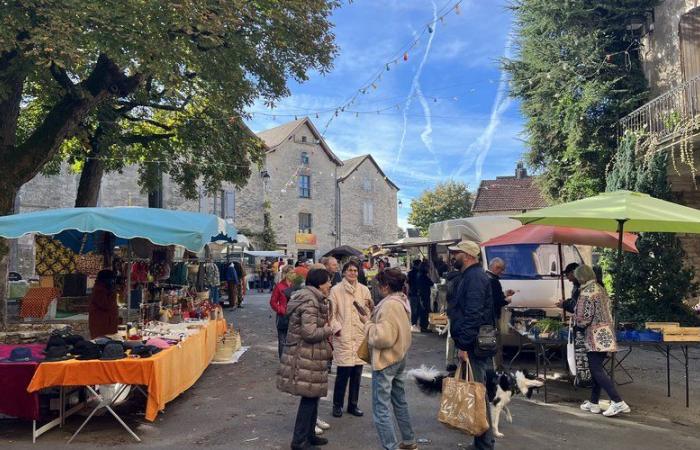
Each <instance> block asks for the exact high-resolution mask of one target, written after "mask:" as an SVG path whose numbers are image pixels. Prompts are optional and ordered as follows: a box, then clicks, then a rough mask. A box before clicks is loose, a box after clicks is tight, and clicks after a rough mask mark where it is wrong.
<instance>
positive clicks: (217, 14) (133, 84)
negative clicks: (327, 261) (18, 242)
mask: <svg viewBox="0 0 700 450" xmlns="http://www.w3.org/2000/svg"><path fill="white" fill-rule="evenodd" d="M337 6H338V2H337V1H335V0H309V1H304V2H298V1H293V0H261V1H256V2H248V1H228V0H208V1H204V2H203V1H199V0H174V1H170V2H141V1H136V0H124V1H120V2H84V1H79V0H28V1H25V2H11V3H8V4H6V5H4V6H3V17H2V18H0V121H1V123H0V124H1V125H2V126H0V130H1V132H0V161H2V162H3V163H5V164H4V167H13V168H14V169H16V170H15V173H16V177H15V176H12V177H9V178H6V179H5V180H4V181H3V185H7V187H8V188H9V191H8V192H9V193H10V196H11V197H14V192H16V190H17V189H18V188H19V187H20V186H21V185H22V184H23V183H25V182H26V181H28V180H30V179H31V178H32V177H33V176H34V175H36V173H37V172H38V171H39V170H40V169H42V168H43V167H44V165H45V164H46V163H47V162H49V161H51V160H55V159H56V158H57V157H60V156H61V155H59V149H60V148H61V146H62V145H63V144H64V142H65V141H66V139H69V138H74V137H75V138H76V139H77V141H76V142H75V144H76V145H72V146H67V148H66V147H64V148H63V150H64V151H65V152H66V153H65V155H64V156H65V157H68V158H69V159H70V158H73V159H74V160H78V161H79V160H81V159H82V160H83V162H84V161H85V158H86V157H88V156H89V151H88V150H86V149H87V148H90V146H89V145H86V144H89V142H87V140H86V138H85V137H84V136H87V137H88V138H89V137H90V136H91V137H92V138H95V135H97V137H98V138H100V139H104V141H105V143H107V144H111V143H118V144H120V145H124V147H126V148H120V149H119V150H118V154H117V155H115V154H112V153H109V152H106V153H105V154H104V155H101V156H102V157H103V159H102V160H103V161H110V162H109V164H107V167H108V168H119V166H120V164H123V163H122V161H123V160H124V159H125V157H127V158H126V159H127V160H128V162H131V161H136V162H138V160H139V159H141V160H144V159H158V160H164V161H168V163H167V164H166V165H165V167H162V169H163V170H164V171H167V172H169V173H171V175H172V176H173V177H174V178H175V179H176V180H177V181H179V182H181V183H182V185H183V187H184V192H185V193H186V194H190V195H192V194H193V183H194V180H196V179H197V178H198V177H200V176H202V177H204V180H205V184H206V185H207V187H209V188H211V187H213V186H215V185H216V184H218V183H219V182H220V181H221V180H229V181H232V182H241V180H243V179H245V178H247V175H248V164H249V163H250V159H251V158H250V157H249V153H251V152H252V158H253V159H255V158H256V155H255V150H256V144H255V141H254V137H253V136H251V135H249V134H247V133H246V132H245V130H244V127H243V125H242V122H241V118H242V117H244V116H243V114H244V113H243V111H244V108H245V107H246V106H249V105H251V104H252V103H253V102H254V101H255V100H257V99H261V100H262V101H263V102H266V103H274V102H275V101H276V100H277V99H279V98H280V97H282V96H285V95H287V94H288V87H287V79H288V78H292V79H295V80H298V81H303V80H305V79H306V78H307V76H308V72H309V71H310V70H318V71H321V72H324V71H326V70H328V69H329V68H330V67H331V62H332V58H333V56H334V54H335V51H336V47H335V44H334V36H333V34H332V25H331V24H330V22H329V20H328V19H329V15H330V14H331V12H332V10H333V9H334V8H335V7H337ZM107 105H109V106H111V108H109V107H108V106H107ZM98 106H104V108H102V109H100V108H98ZM25 112H26V113H28V114H29V117H27V118H25V117H22V116H23V115H24V114H25ZM18 122H19V123H20V124H21V125H22V130H21V132H20V131H19V130H18V128H17V124H18ZM111 125H113V126H111ZM110 126H111V127H110ZM100 127H101V129H100ZM156 135H165V136H161V137H158V138H154V136H156ZM81 138H82V139H81ZM107 147H110V145H107ZM146 149H147V150H148V151H145V150H146ZM224 159H226V160H227V164H226V165H225V164H223V160H224ZM210 161H217V162H218V164H207V162H210ZM3 187H5V186H3ZM0 206H2V207H3V209H4V210H5V211H4V212H6V210H7V204H6V202H3V205H0Z"/></svg>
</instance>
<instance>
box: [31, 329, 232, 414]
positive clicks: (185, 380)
mask: <svg viewBox="0 0 700 450" xmlns="http://www.w3.org/2000/svg"><path fill="white" fill-rule="evenodd" d="M225 329H226V321H225V320H224V319H218V320H211V321H209V322H207V323H206V325H205V326H204V327H203V328H202V329H201V330H200V331H199V332H198V333H196V334H193V335H191V336H189V337H187V339H185V340H184V341H182V342H180V343H179V344H178V345H174V346H172V347H170V348H168V349H165V350H163V351H162V352H160V353H157V354H155V355H153V356H152V357H150V358H124V359H119V360H115V361H102V360H88V361H78V360H75V359H72V360H68V361H60V362H50V363H42V364H40V365H39V367H38V369H37V371H36V373H35V374H34V377H33V378H32V381H31V383H30V384H29V386H28V387H27V391H28V392H36V391H39V390H41V389H44V388H47V387H52V386H94V385H98V384H115V383H122V384H128V385H136V386H138V385H144V386H146V387H147V390H148V393H147V397H148V399H147V402H146V419H147V420H149V421H151V422H152V421H154V420H155V418H156V416H157V415H158V412H159V411H163V410H164V409H165V404H166V403H168V402H169V401H171V400H173V399H174V398H176V397H177V396H178V395H180V394H181V393H182V392H184V391H186V390H187V389H189V388H190V387H191V386H192V385H193V384H194V383H195V382H196V381H197V380H198V379H199V377H200V376H201V375H202V373H203V372H204V370H205V369H206V368H207V366H209V363H210V362H211V360H212V358H213V357H214V353H215V351H216V338H217V336H219V335H220V334H222V333H223V331H224V330H225Z"/></svg>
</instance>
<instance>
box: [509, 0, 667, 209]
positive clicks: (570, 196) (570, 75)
mask: <svg viewBox="0 0 700 450" xmlns="http://www.w3.org/2000/svg"><path fill="white" fill-rule="evenodd" d="M657 3H658V2H657V0H604V1H597V2H588V1H584V0H568V1H555V2H553V1H550V0H513V4H512V6H511V8H512V10H513V12H514V14H515V20H516V37H515V47H516V49H517V54H516V56H515V57H514V58H512V59H506V60H504V62H503V67H504V69H505V70H506V71H507V72H508V73H509V74H510V77H511V95H512V96H514V97H517V98H519V99H520V100H521V108H522V112H523V114H524V116H525V117H526V136H527V141H526V142H527V146H528V148H529V149H528V153H527V160H528V164H529V165H530V166H531V167H533V168H535V169H536V170H537V171H538V172H541V173H542V176H541V177H540V182H541V183H542V187H543V191H544V192H545V193H546V194H547V196H549V197H550V198H552V199H555V200H561V201H569V200H575V199H579V198H583V197H587V196H590V195H594V194H597V193H598V192H601V191H603V190H604V189H605V168H606V166H607V164H608V163H609V162H610V159H611V158H612V156H613V155H614V153H615V149H616V147H617V136H616V127H617V121H618V120H619V119H620V118H621V117H624V116H625V115H626V114H628V113H629V112H631V111H632V110H634V109H635V108H637V107H638V106H640V105H641V104H643V103H644V102H645V101H646V99H647V84H646V80H645V78H644V73H643V72H642V67H641V64H640V59H639V51H640V44H639V39H638V36H637V35H635V34H634V32H632V31H629V30H627V29H626V27H627V25H628V23H629V21H630V18H632V17H634V16H642V17H644V15H645V13H646V12H647V11H649V10H651V9H653V7H654V5H656V4H657Z"/></svg>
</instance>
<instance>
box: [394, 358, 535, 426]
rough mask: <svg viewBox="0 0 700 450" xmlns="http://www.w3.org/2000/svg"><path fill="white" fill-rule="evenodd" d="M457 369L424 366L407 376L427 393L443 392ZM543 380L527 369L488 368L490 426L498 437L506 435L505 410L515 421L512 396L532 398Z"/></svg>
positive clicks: (509, 420) (508, 417) (410, 371)
mask: <svg viewBox="0 0 700 450" xmlns="http://www.w3.org/2000/svg"><path fill="white" fill-rule="evenodd" d="M454 373H455V371H454V370H452V371H449V372H444V371H440V370H437V369H436V368H434V367H430V368H428V367H426V366H424V365H423V366H421V367H420V368H418V369H412V370H409V371H408V375H409V376H411V377H413V378H414V379H415V380H416V383H417V384H418V387H419V388H420V390H421V391H423V392H424V393H426V394H437V393H439V392H441V391H442V380H444V379H445V378H447V377H452V376H454ZM543 385H544V383H543V382H542V381H540V380H537V379H536V378H535V377H534V376H532V375H530V374H528V373H527V371H524V370H517V371H515V373H507V372H493V371H489V372H487V375H486V395H487V397H488V400H489V403H491V426H492V427H493V434H494V436H496V437H499V438H500V437H503V433H501V432H500V431H499V430H498V422H499V420H500V418H501V413H502V412H505V414H506V420H508V422H510V423H513V416H512V415H511V413H510V410H509V409H508V404H509V403H510V401H511V399H512V398H513V397H514V396H516V395H518V393H520V394H522V395H524V396H525V397H527V398H531V397H532V391H533V390H537V389H539V388H540V387H542V386H543Z"/></svg>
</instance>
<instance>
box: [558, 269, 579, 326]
mask: <svg viewBox="0 0 700 450" xmlns="http://www.w3.org/2000/svg"><path fill="white" fill-rule="evenodd" d="M577 267H578V264H577V263H571V264H569V265H567V266H566V268H565V269H564V276H565V277H566V279H567V280H569V281H570V282H571V284H572V285H573V287H572V289H571V297H570V298H567V299H566V300H564V301H563V302H562V300H561V299H559V300H557V306H558V307H559V308H564V309H565V310H566V311H567V312H570V313H572V314H573V313H574V311H576V302H578V298H579V295H581V283H579V282H578V280H577V279H576V277H575V276H574V270H576V268H577Z"/></svg>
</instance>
